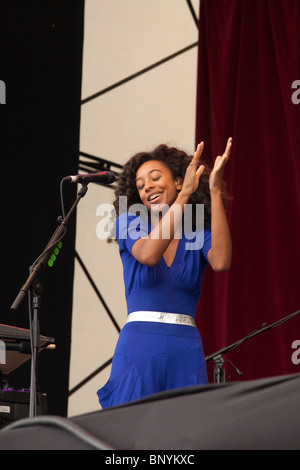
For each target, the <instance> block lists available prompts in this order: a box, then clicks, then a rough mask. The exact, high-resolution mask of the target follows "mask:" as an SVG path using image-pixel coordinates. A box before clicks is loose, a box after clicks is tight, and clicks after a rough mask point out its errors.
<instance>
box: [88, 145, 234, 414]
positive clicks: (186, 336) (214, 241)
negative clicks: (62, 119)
mask: <svg viewBox="0 0 300 470" xmlns="http://www.w3.org/2000/svg"><path fill="white" fill-rule="evenodd" d="M231 147H232V139H231V138H230V139H228V142H227V145H226V149H225V151H224V153H223V155H222V156H218V157H217V158H216V160H215V162H214V166H213V168H212V169H208V168H207V166H206V165H203V164H200V163H201V162H200V158H201V155H202V153H203V148H204V143H203V142H201V143H200V144H199V145H198V147H197V149H196V151H195V153H194V155H193V156H188V155H187V154H186V153H185V152H183V151H181V150H178V149H176V148H172V147H167V146H166V145H160V146H159V147H157V148H156V149H155V150H154V151H153V152H150V153H147V152H142V153H138V154H137V155H135V156H133V157H132V158H131V159H130V160H129V161H128V162H127V163H126V164H125V165H124V168H123V172H122V173H121V175H120V178H119V180H118V186H117V190H116V192H115V196H116V198H115V202H114V207H115V210H116V215H117V219H116V233H117V234H119V237H118V243H119V251H120V256H121V260H122V263H123V271H124V282H125V295H126V301H127V322H126V324H125V326H124V327H123V329H122V331H121V332H120V336H119V339H118V342H117V345H116V349H115V353H114V357H113V362H112V369H111V375H110V378H109V380H108V382H107V383H106V384H105V385H104V387H102V388H101V389H100V390H98V392H97V393H98V398H99V402H100V404H101V406H102V408H107V407H111V406H116V405H122V404H125V403H128V402H130V401H133V400H138V399H140V398H143V397H146V396H149V395H152V394H155V393H157V392H161V391H165V390H171V389H175V388H181V387H186V386H192V385H202V384H206V383H207V382H208V379H207V371H206V362H205V357H204V352H203V346H202V340H201V336H200V333H199V331H198V330H197V328H196V323H195V317H196V308H197V303H198V300H199V296H200V291H201V282H202V277H203V273H204V271H205V269H206V267H207V266H208V265H209V266H211V268H212V269H213V270H215V271H227V270H228V269H229V267H230V264H231V257H232V244H231V236H230V231H229V227H228V223H227V217H226V212H225V201H226V194H225V191H224V185H223V173H224V169H225V166H226V163H227V161H228V159H229V157H230V154H231ZM120 196H127V204H128V206H127V207H128V208H129V207H130V206H131V205H132V204H134V203H138V204H141V203H142V204H144V206H145V207H146V208H147V210H148V212H149V214H150V212H152V211H157V212H158V216H157V223H156V225H155V226H153V224H152V226H150V225H149V224H148V225H147V224H143V223H141V222H140V226H139V232H138V233H139V236H138V237H137V236H136V234H137V230H135V236H134V237H132V236H131V233H130V229H129V227H130V226H132V225H133V224H132V223H131V222H132V221H133V220H134V219H135V218H136V217H138V216H137V214H132V213H129V212H127V213H120V210H119V197H120ZM189 204H190V205H192V206H193V207H194V208H195V207H196V205H197V204H204V229H203V234H202V235H203V239H204V240H203V243H202V245H201V248H199V250H187V249H186V241H187V240H186V234H185V233H186V232H185V231H184V233H183V234H182V236H181V237H176V236H175V234H176V230H177V229H178V226H179V225H180V224H181V223H182V217H183V213H184V210H185V208H186V207H187V205H189ZM164 208H167V209H165V211H164V210H163V209H164ZM165 224H169V226H168V227H167V228H168V230H169V232H168V233H170V236H169V237H168V238H166V237H162V236H161V234H162V233H166V230H165V227H164V225H165Z"/></svg>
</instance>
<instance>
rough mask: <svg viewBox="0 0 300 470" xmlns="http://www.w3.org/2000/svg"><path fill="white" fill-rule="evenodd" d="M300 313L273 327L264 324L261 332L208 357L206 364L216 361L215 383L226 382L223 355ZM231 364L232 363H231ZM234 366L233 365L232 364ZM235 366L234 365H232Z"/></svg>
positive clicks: (279, 321)
mask: <svg viewBox="0 0 300 470" xmlns="http://www.w3.org/2000/svg"><path fill="white" fill-rule="evenodd" d="M299 313H300V310H297V311H296V312H294V313H291V314H290V315H288V316H286V317H284V318H282V319H281V320H278V321H277V322H275V323H272V324H271V325H267V324H266V323H264V324H263V327H262V328H261V329H260V330H256V331H253V332H252V333H249V334H248V335H247V336H245V338H242V339H240V340H239V341H236V342H235V343H233V344H231V345H230V346H226V347H225V348H223V349H220V350H219V351H216V352H215V353H213V354H211V355H210V356H207V357H206V358H205V360H206V362H208V361H210V360H211V359H213V360H214V363H215V366H214V383H216V384H220V383H224V382H225V371H224V364H225V360H224V359H223V355H224V354H227V353H228V352H230V351H232V350H233V349H234V348H236V347H238V346H240V345H241V344H242V343H244V342H245V341H247V340H248V339H250V338H253V337H254V336H257V335H259V334H260V333H263V332H265V331H268V330H270V329H271V328H275V327H277V326H279V325H281V324H282V323H285V322H286V321H287V320H290V319H291V318H293V317H295V316H296V315H298V314H299ZM229 362H231V361H229ZM231 364H232V363H231ZM232 365H233V364H232ZM233 367H234V368H235V370H236V371H237V373H238V374H239V375H243V374H242V372H241V371H240V370H239V369H238V368H237V367H235V366H234V365H233Z"/></svg>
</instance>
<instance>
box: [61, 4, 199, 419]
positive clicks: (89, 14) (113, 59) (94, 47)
mask: <svg viewBox="0 0 300 470" xmlns="http://www.w3.org/2000/svg"><path fill="white" fill-rule="evenodd" d="M199 1H200V0H195V1H192V2H191V4H192V6H193V8H194V11H195V13H196V15H197V16H198V14H199ZM84 21H85V25H84V48H83V79H82V99H83V100H84V99H85V98H86V97H89V96H91V95H93V94H95V93H98V92H99V91H101V90H105V89H106V88H107V87H110V86H111V85H113V84H115V83H117V82H119V81H121V80H123V79H125V78H127V77H129V76H130V75H132V74H135V73H136V72H139V71H141V70H143V69H144V68H146V67H149V66H150V65H152V64H155V63H156V62H158V61H160V60H162V59H164V58H166V57H168V56H169V55H172V54H175V53H176V52H178V51H180V50H181V49H183V48H185V47H187V46H189V45H191V44H193V43H196V42H197V41H198V30H197V26H196V24H195V21H194V19H193V16H192V14H191V11H190V9H189V6H188V2H187V1H186V0H85V20H84ZM197 52H198V51H197V47H192V48H191V49H190V50H188V51H187V52H184V53H182V54H179V55H177V56H176V57H174V58H173V59H171V60H169V61H167V62H165V63H163V64H161V65H159V66H157V67H155V68H153V69H152V70H150V71H148V72H146V73H143V74H141V75H140V76H138V77H136V78H134V79H132V80H130V81H127V82H126V83H124V84H123V85H121V86H118V87H116V88H114V89H112V90H111V91H108V92H106V93H103V94H101V95H100V96H98V97H97V98H95V99H92V100H90V101H88V102H86V103H84V104H82V108H81V131H80V151H82V152H86V153H89V154H92V155H95V156H97V157H100V158H103V159H105V160H108V161H111V162H114V163H117V164H121V165H123V164H124V163H125V162H126V161H127V160H128V158H130V157H131V156H132V155H133V154H134V153H136V152H139V151H142V150H151V149H153V148H154V147H155V146H156V145H158V144H160V143H167V144H171V145H176V146H178V147H180V148H183V149H185V150H186V151H188V152H189V153H192V152H193V151H194V146H195V111H196V85H197ZM112 202H113V190H112V189H111V187H107V186H102V185H101V186H100V185H96V184H89V186H88V192H87V194H86V196H85V197H84V198H83V199H82V200H81V202H80V204H79V206H78V209H77V228H76V252H77V253H78V255H79V256H80V258H81V259H82V261H83V263H84V265H85V266H86V268H87V270H88V272H89V275H90V277H91V278H92V280H93V282H94V284H95V286H96V288H97V289H98V291H99V292H100V293H101V295H102V297H103V299H104V301H105V303H106V305H107V306H108V308H109V310H110V312H111V313H112V315H113V317H114V319H115V321H116V323H117V324H118V326H119V328H121V327H122V326H123V325H124V323H125V321H126V304H125V296H124V286H123V272H122V265H121V262H120V259H119V253H118V246H117V244H116V243H110V244H108V243H107V242H106V241H105V240H101V239H99V237H98V236H97V232H96V230H97V224H98V222H99V221H100V220H101V216H99V215H97V208H98V207H99V206H101V205H102V204H112ZM73 295H74V299H73V313H72V345H71V360H70V384H69V388H70V397H69V411H68V414H69V416H74V415H78V414H83V413H87V412H91V411H97V410H100V409H101V408H100V405H99V403H98V399H97V395H96V392H97V390H98V389H99V388H100V387H102V386H103V385H104V384H105V383H106V381H107V380H108V377H109V373H110V364H109V365H108V366H106V367H105V368H104V369H103V370H101V372H99V373H97V374H96V375H93V374H94V372H95V371H97V370H98V369H99V368H100V367H101V366H102V365H103V364H105V363H106V362H107V361H110V359H111V358H112V356H113V352H114V348H115V345H116V342H117V339H118V334H119V333H118V330H117V328H116V327H115V325H114V324H113V322H112V321H111V319H110V317H109V316H108V314H107V311H106V309H105V307H104V306H103V304H102V303H101V301H100V300H99V298H98V296H97V295H96V292H95V289H94V288H93V287H92V284H91V282H90V281H89V280H88V278H87V276H86V274H85V273H84V271H83V270H82V268H81V266H80V264H79V263H78V260H77V259H75V274H74V294H73ZM90 375H91V376H92V378H91V379H90V380H86V379H87V378H89V376H90ZM85 382H86V383H85ZM82 383H84V385H82ZM78 384H80V386H79V387H78ZM77 388H78V389H77ZM74 390H76V391H75V392H74Z"/></svg>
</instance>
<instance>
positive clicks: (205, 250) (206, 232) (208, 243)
mask: <svg viewBox="0 0 300 470" xmlns="http://www.w3.org/2000/svg"><path fill="white" fill-rule="evenodd" d="M210 249H211V231H210V230H207V229H205V230H204V242H203V246H202V248H201V252H202V254H203V256H204V258H205V259H206V261H207V262H208V259H207V253H208V252H209V250H210Z"/></svg>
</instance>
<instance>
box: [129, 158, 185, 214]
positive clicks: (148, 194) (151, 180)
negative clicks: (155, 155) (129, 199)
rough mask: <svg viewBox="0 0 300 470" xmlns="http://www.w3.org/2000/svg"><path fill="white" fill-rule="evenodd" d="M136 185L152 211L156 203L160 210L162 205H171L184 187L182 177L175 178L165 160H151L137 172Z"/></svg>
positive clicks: (144, 202)
mask: <svg viewBox="0 0 300 470" xmlns="http://www.w3.org/2000/svg"><path fill="white" fill-rule="evenodd" d="M136 187H137V190H138V193H139V196H140V198H141V201H142V203H143V204H144V205H145V206H146V207H147V209H148V210H149V211H150V210H151V207H152V208H154V206H155V205H156V206H155V209H156V210H158V209H159V206H160V205H163V204H167V205H168V206H169V207H170V206H171V205H172V204H173V203H174V201H175V199H176V198H177V194H178V191H180V190H181V187H182V178H176V180H174V178H173V175H172V172H171V171H170V169H169V168H168V167H167V166H166V165H165V164H164V163H163V162H160V161H158V160H149V161H147V162H145V163H143V164H142V165H141V166H140V167H139V169H138V170H137V172H136ZM157 205H159V206H157Z"/></svg>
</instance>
